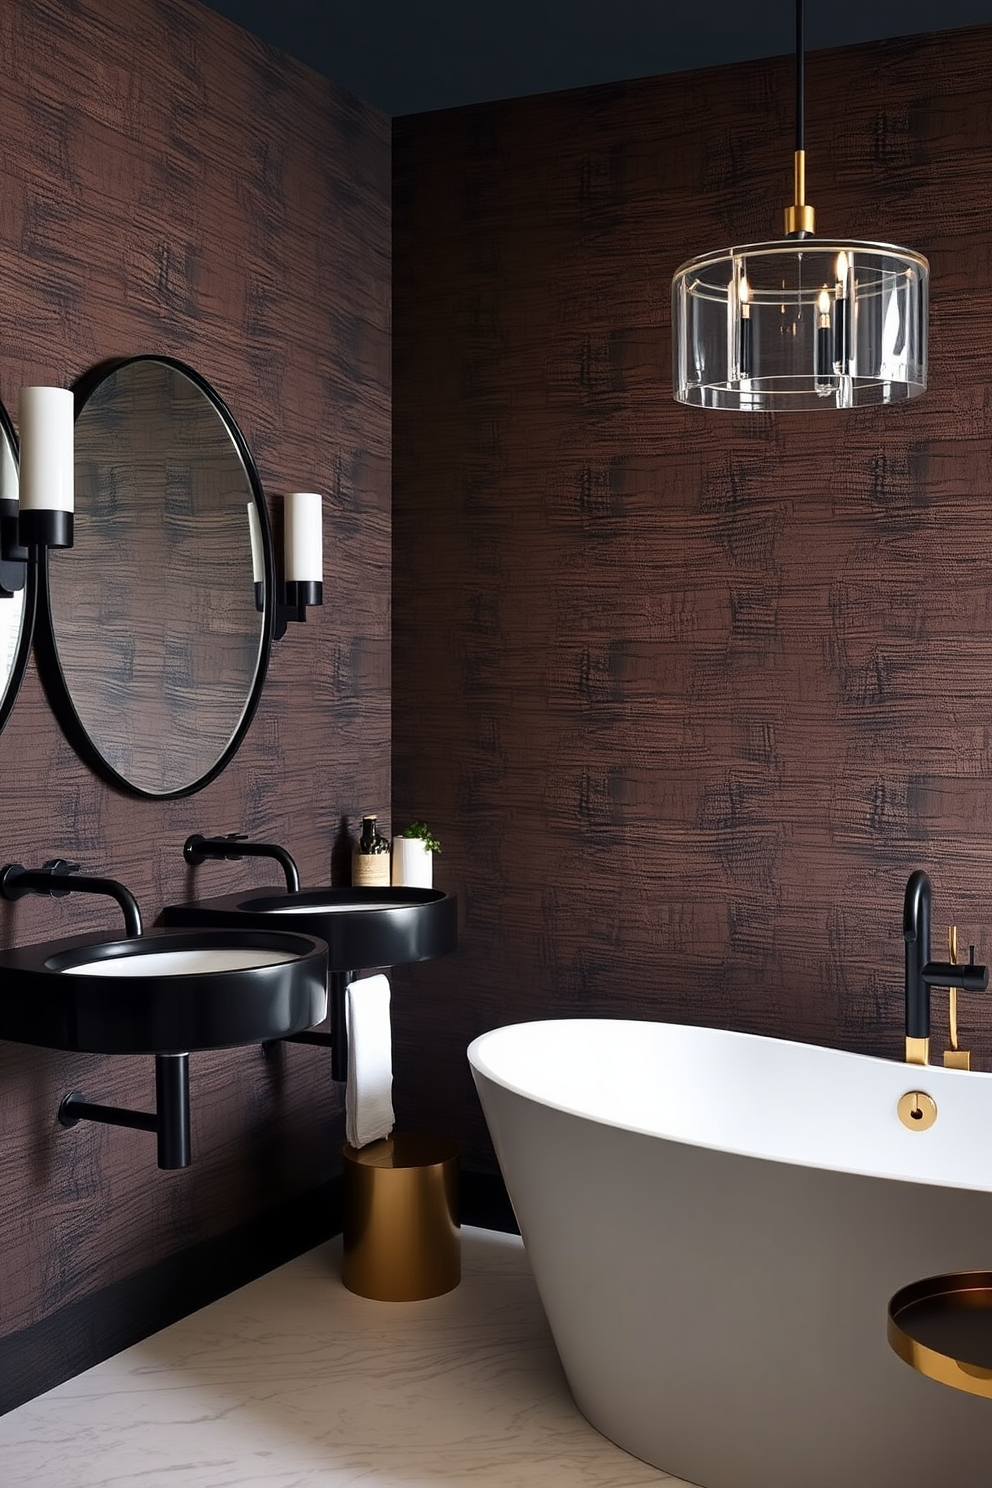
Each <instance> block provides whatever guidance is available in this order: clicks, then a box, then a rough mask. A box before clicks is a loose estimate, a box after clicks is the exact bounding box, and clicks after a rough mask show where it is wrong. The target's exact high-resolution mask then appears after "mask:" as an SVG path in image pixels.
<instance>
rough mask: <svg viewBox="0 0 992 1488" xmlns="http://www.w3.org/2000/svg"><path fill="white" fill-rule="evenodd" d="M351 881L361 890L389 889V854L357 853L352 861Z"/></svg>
mask: <svg viewBox="0 0 992 1488" xmlns="http://www.w3.org/2000/svg"><path fill="white" fill-rule="evenodd" d="M351 881H352V883H353V884H354V886H355V887H356V888H359V889H383V888H387V887H388V885H389V853H388V852H380V853H363V852H356V853H355V855H354V857H353V858H352V860H351Z"/></svg>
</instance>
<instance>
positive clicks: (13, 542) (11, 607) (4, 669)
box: [0, 404, 36, 728]
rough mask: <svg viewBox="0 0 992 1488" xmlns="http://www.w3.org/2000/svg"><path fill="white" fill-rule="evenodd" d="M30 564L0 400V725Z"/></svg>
mask: <svg viewBox="0 0 992 1488" xmlns="http://www.w3.org/2000/svg"><path fill="white" fill-rule="evenodd" d="M35 572H36V569H35V564H34V561H33V560H29V559H28V555H27V552H26V550H25V549H23V548H21V547H20V546H19V543H18V536H17V440H16V439H15V437H14V429H13V425H12V424H11V422H10V419H9V418H8V417H7V410H6V409H5V408H4V407H3V405H2V404H0V728H3V726H4V724H5V723H6V722H7V719H8V717H9V716H10V710H11V708H12V707H13V706H14V699H15V698H16V697H17V691H18V688H19V687H20V685H21V682H22V680H23V678H24V672H25V670H26V668H27V664H28V654H29V652H30V650H31V631H32V629H33V624H34V603H35Z"/></svg>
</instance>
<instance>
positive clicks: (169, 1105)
mask: <svg viewBox="0 0 992 1488" xmlns="http://www.w3.org/2000/svg"><path fill="white" fill-rule="evenodd" d="M58 1114H59V1122H60V1124H61V1125H62V1126H67V1127H72V1126H75V1125H76V1123H77V1122H79V1121H102V1122H104V1123H105V1124H106V1125H107V1126H130V1127H132V1128H134V1129H135V1130H136V1131H149V1132H155V1133H156V1135H157V1137H158V1165H159V1167H160V1168H188V1167H189V1164H190V1140H189V1055H188V1054H156V1055H155V1111H154V1112H150V1111H130V1110H127V1109H126V1108H124V1107H121V1106H101V1105H96V1104H94V1102H92V1101H88V1100H87V1099H86V1097H85V1096H84V1095H83V1094H82V1092H81V1091H79V1090H73V1091H70V1093H69V1094H68V1095H67V1096H66V1097H65V1099H64V1100H63V1101H62V1104H61V1105H60V1106H59V1113H58Z"/></svg>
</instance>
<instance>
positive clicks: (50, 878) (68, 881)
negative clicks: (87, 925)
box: [0, 858, 141, 936]
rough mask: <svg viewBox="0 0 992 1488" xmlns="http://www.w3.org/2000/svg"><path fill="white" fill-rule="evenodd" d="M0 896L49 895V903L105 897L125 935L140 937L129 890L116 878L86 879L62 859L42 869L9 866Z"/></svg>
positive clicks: (2, 876)
mask: <svg viewBox="0 0 992 1488" xmlns="http://www.w3.org/2000/svg"><path fill="white" fill-rule="evenodd" d="M70 875H71V876H70ZM0 894H2V895H3V897H4V899H21V898H23V896H24V895H25V894H48V895H49V896H50V898H52V899H61V898H63V897H64V895H66V894H106V895H107V896H108V898H110V899H113V900H115V901H116V903H117V904H118V905H120V909H121V913H122V914H123V916H124V925H125V928H126V930H127V933H128V935H131V936H138V935H140V934H141V910H140V909H139V908H138V901H137V899H135V897H134V895H133V894H132V893H131V890H130V889H129V888H126V887H125V885H124V884H122V883H118V881H117V879H116V878H88V877H86V875H85V874H80V873H79V864H78V863H67V862H66V860H65V859H64V858H52V859H50V860H49V862H47V863H46V864H45V865H44V867H43V868H22V867H21V865H20V863H8V864H7V866H6V868H4V869H2V870H0Z"/></svg>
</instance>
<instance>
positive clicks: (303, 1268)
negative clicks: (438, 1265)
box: [0, 1229, 681, 1488]
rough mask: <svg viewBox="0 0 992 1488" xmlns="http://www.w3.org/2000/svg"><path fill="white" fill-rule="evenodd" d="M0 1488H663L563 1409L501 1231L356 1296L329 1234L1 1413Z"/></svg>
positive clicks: (467, 1233)
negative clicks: (451, 1282) (410, 1297)
mask: <svg viewBox="0 0 992 1488" xmlns="http://www.w3.org/2000/svg"><path fill="white" fill-rule="evenodd" d="M0 1481H2V1483H3V1484H4V1488H28V1485H30V1488H317V1485H321V1488H324V1485H326V1488H345V1485H353V1484H360V1485H362V1488H446V1485H451V1484H457V1485H459V1488H462V1485H469V1484H470V1485H472V1488H649V1485H657V1484H665V1485H667V1488H681V1483H680V1480H679V1479H676V1478H673V1477H670V1476H669V1475H668V1474H666V1473H663V1472H659V1471H657V1470H656V1469H655V1468H652V1467H648V1466H647V1465H646V1464H645V1463H643V1462H639V1461H638V1460H637V1459H636V1458H634V1457H630V1456H628V1455H627V1453H626V1452H622V1451H621V1450H620V1448H619V1447H615V1446H614V1445H613V1444H612V1443H611V1442H608V1441H606V1440H605V1438H603V1437H601V1436H600V1435H599V1434H598V1433H597V1432H595V1431H594V1430H593V1429H592V1427H591V1426H590V1425H588V1423H587V1422H586V1421H585V1420H584V1419H583V1417H582V1416H581V1415H580V1414H579V1412H578V1411H577V1410H576V1408H575V1406H574V1405H573V1403H572V1400H571V1397H570V1395H569V1393H568V1388H567V1386H566V1384H565V1381H564V1378H563V1376H562V1372H561V1368H560V1365H559V1363H558V1359H557V1355H556V1354H555V1350H554V1346H553V1344H552V1342H551V1338H550V1335H549V1333H548V1329H547V1324H546V1323H545V1321H544V1315H543V1313H542V1311H541V1307H540V1304H539V1302H538V1299H537V1293H536V1291H535V1288H534V1283H533V1280H532V1278H531V1274H530V1270H529V1267H528V1265H527V1261H526V1258H525V1256H524V1252H523V1247H522V1245H521V1242H520V1240H519V1238H518V1237H517V1236H515V1235H503V1234H497V1233H496V1232H494V1231H491V1230H478V1229H465V1230H463V1232H462V1283H461V1285H460V1286H459V1287H457V1288H456V1289H455V1290H454V1291H452V1292H449V1293H448V1294H447V1295H446V1296H443V1297H435V1298H432V1299H431V1300H430V1301H427V1302H401V1303H389V1302H371V1301H368V1300H367V1299H365V1298H361V1297H356V1296H354V1295H353V1294H352V1293H351V1292H349V1291H347V1290H346V1289H345V1288H344V1287H343V1286H342V1284H341V1281H340V1240H336V1241H331V1242H329V1243H328V1244H326V1245H322V1246H319V1247H318V1248H317V1249H316V1250H313V1251H310V1252H309V1254H307V1255H304V1256H301V1257H299V1258H298V1259H297V1260H295V1261H290V1262H289V1264H288V1265H285V1266H281V1267H280V1268H279V1269H278V1270H276V1271H273V1272H270V1273H269V1275H267V1276H263V1277H261V1278H260V1279H259V1280H258V1281H255V1282H252V1283H251V1284H250V1285H249V1286H246V1287H242V1288H241V1289H240V1290H239V1291H237V1292H233V1293H231V1295H230V1296H228V1297H224V1298H222V1299H221V1300H220V1301H219V1302H215V1303H213V1304H212V1305H211V1306H209V1307H205V1308H204V1309H203V1310H202V1311H200V1312H197V1313H194V1314H193V1315H192V1316H191V1317H188V1318H185V1319H184V1320H183V1321H182V1322H179V1323H176V1324H174V1325H173V1326H172V1327H170V1328H166V1329H164V1330H163V1332H161V1333H158V1334H156V1335H155V1336H154V1337H152V1338H148V1339H146V1340H145V1341H144V1342H143V1343H140V1344H137V1345H135V1347H133V1348H129V1349H126V1350H125V1351H124V1352H123V1353H121V1354H118V1355H116V1357H114V1358H112V1359H108V1360H106V1361H105V1362H104V1363H102V1364H98V1365H97V1366H96V1367H95V1368H93V1369H89V1370H87V1371H86V1372H85V1373H84V1374H81V1375H78V1376H77V1377H76V1378H75V1379H72V1380H69V1381H67V1382H66V1383H65V1384H63V1385H59V1386H58V1387H57V1388H56V1389H54V1390H50V1391H49V1392H48V1393H47V1394H46V1395H42V1396H39V1397H38V1399H36V1400H32V1401H29V1402H28V1403H27V1404H26V1405H22V1406H20V1407H19V1408H18V1409H17V1410H14V1411H11V1412H10V1413H9V1414H8V1415H6V1416H3V1417H0Z"/></svg>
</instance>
